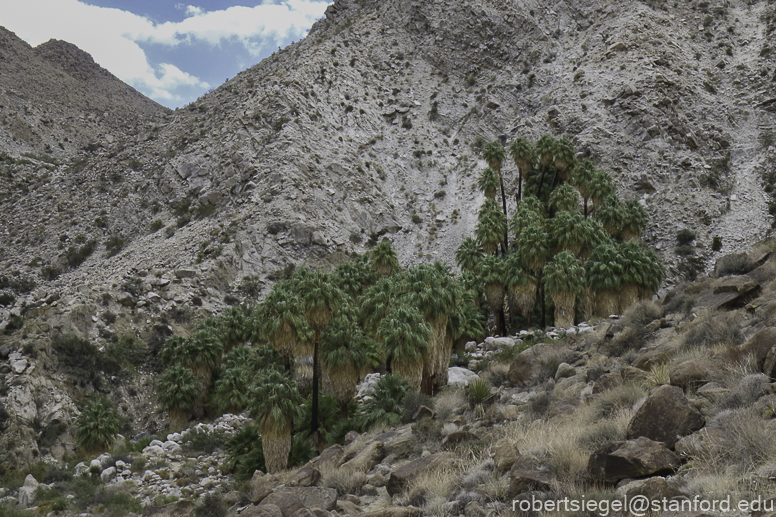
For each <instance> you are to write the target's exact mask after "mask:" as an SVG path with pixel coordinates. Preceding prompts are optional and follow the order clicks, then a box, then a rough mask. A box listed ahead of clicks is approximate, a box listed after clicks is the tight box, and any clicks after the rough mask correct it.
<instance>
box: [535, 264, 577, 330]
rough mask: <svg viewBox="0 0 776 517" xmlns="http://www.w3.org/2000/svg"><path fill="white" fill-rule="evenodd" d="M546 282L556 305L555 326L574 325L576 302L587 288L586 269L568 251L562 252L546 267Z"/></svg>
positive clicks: (565, 326) (566, 326)
mask: <svg viewBox="0 0 776 517" xmlns="http://www.w3.org/2000/svg"><path fill="white" fill-rule="evenodd" d="M544 282H545V285H546V287H547V289H548V290H549V291H550V296H552V301H553V302H554V303H555V326H556V327H561V328H568V327H571V326H573V325H574V300H575V299H576V297H577V294H579V293H581V292H582V291H583V290H584V288H585V268H583V267H582V265H581V264H580V263H579V260H577V258H576V257H575V256H574V255H573V254H571V253H569V252H568V251H562V252H560V253H558V254H557V255H555V256H554V257H553V259H552V260H551V261H550V262H548V263H547V265H546V266H544Z"/></svg>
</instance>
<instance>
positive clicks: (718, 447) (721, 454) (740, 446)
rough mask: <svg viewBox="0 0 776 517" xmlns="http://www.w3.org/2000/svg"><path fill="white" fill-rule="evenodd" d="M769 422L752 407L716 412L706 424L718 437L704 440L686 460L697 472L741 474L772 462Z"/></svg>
mask: <svg viewBox="0 0 776 517" xmlns="http://www.w3.org/2000/svg"><path fill="white" fill-rule="evenodd" d="M773 422H774V421H773V420H765V419H763V418H762V417H761V416H760V415H758V414H757V412H756V411H755V410H754V409H752V408H742V409H730V410H725V411H722V412H720V413H718V414H717V415H716V416H715V417H713V418H712V419H711V420H709V422H708V423H707V424H706V428H709V429H714V430H715V431H717V432H719V433H720V434H721V436H720V437H719V438H718V439H715V440H704V441H703V442H702V444H701V447H700V448H699V449H698V450H696V451H694V454H693V455H692V457H691V458H690V460H691V461H692V464H693V468H694V469H697V470H698V471H700V472H709V473H723V472H724V473H725V474H745V473H747V472H752V471H754V470H755V469H757V468H758V467H760V466H762V465H764V464H769V463H772V462H773V460H774V459H776V433H774V428H773Z"/></svg>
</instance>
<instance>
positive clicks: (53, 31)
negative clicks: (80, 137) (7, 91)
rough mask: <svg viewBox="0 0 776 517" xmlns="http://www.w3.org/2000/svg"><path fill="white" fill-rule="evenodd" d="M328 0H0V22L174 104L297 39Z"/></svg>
mask: <svg viewBox="0 0 776 517" xmlns="http://www.w3.org/2000/svg"><path fill="white" fill-rule="evenodd" d="M329 3H330V2H329V1H328V0H264V1H259V0H256V1H253V2H251V1H247V0H242V1H241V0H229V1H226V0H222V1H218V0H202V1H199V0H188V1H182V2H179V1H167V0H123V1H121V0H0V25H2V26H4V27H5V28H6V29H8V30H11V31H13V32H15V33H16V35H17V36H19V37H20V38H22V39H23V40H25V41H26V42H27V43H29V44H30V45H32V46H36V45H39V44H40V43H43V42H45V41H48V40H49V39H51V38H54V39H60V40H65V41H68V42H70V43H73V44H75V45H77V46H78V47H79V48H81V49H82V50H85V51H86V52H88V53H89V54H91V55H92V57H93V58H94V60H95V61H96V62H97V63H99V64H100V65H101V66H103V67H104V68H106V69H108V70H109V71H110V72H111V73H113V74H114V75H115V76H117V77H118V78H119V79H121V80H123V81H124V82H126V83H128V84H130V85H132V86H134V87H135V88H136V89H138V90H139V91H141V92H142V93H144V94H145V95H147V96H148V97H150V98H152V99H154V100H155V101H157V102H159V103H160V104H163V105H165V106H168V107H170V108H176V107H180V106H183V105H185V104H187V103H189V102H191V101H193V100H194V99H196V98H197V97H199V96H201V95H202V94H203V93H205V92H206V91H208V90H209V89H212V88H215V87H217V86H218V85H220V84H221V83H223V82H224V81H225V80H226V79H228V78H231V77H234V76H235V75H236V74H237V73H238V72H239V71H241V70H244V69H245V68H248V67H250V66H252V65H254V64H256V63H258V62H259V61H261V60H262V59H263V58H265V57H267V56H269V55H270V54H272V52H274V51H276V50H277V49H278V47H284V46H286V45H288V44H289V43H291V42H293V41H298V40H299V39H301V38H303V37H304V36H305V35H306V34H307V31H308V30H309V29H310V27H311V26H312V24H313V23H314V22H315V21H316V20H317V19H319V18H321V17H322V16H323V13H324V11H325V10H326V7H327V6H328V4H329Z"/></svg>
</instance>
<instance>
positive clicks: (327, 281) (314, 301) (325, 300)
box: [298, 271, 347, 435]
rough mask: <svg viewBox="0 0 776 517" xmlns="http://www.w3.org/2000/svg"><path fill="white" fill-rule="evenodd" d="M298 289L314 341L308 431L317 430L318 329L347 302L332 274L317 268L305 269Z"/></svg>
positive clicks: (319, 339)
mask: <svg viewBox="0 0 776 517" xmlns="http://www.w3.org/2000/svg"><path fill="white" fill-rule="evenodd" d="M298 289H299V291H300V293H301V298H302V303H303V305H304V311H305V317H306V319H307V323H308V324H309V325H310V327H311V328H312V329H313V332H314V333H315V337H314V344H313V354H312V356H313V393H312V397H313V400H312V419H311V422H310V434H311V435H315V433H317V432H318V427H319V422H318V389H319V386H318V384H319V379H320V378H321V372H320V362H319V351H320V346H321V333H322V332H323V331H324V329H326V326H327V325H328V324H329V322H330V321H331V319H332V317H333V316H334V315H335V313H338V312H339V310H340V308H341V307H342V306H343V304H344V303H345V302H346V299H347V295H346V294H345V293H344V292H343V291H342V290H341V289H339V288H338V287H337V286H336V285H335V283H334V282H333V281H332V278H331V275H329V274H327V273H322V272H319V271H310V272H306V273H305V274H304V275H303V276H302V279H301V281H300V282H299V285H298Z"/></svg>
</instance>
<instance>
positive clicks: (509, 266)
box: [504, 252, 536, 327]
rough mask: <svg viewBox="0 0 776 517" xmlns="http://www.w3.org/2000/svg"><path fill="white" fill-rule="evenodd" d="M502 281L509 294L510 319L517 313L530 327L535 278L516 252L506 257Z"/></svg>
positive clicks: (534, 296) (534, 302) (534, 294)
mask: <svg viewBox="0 0 776 517" xmlns="http://www.w3.org/2000/svg"><path fill="white" fill-rule="evenodd" d="M504 280H505V283H506V286H507V290H508V292H509V308H510V317H513V316H515V315H516V314H517V312H519V313H520V314H521V315H522V316H523V318H525V320H526V324H527V326H528V327H530V326H531V320H532V319H533V318H532V316H533V309H534V306H535V305H536V276H535V275H533V274H532V273H531V272H530V271H529V270H528V269H527V268H526V267H525V266H524V265H523V263H522V261H521V260H520V258H519V255H518V254H517V253H516V252H515V253H510V254H509V255H507V259H506V272H505V278H504ZM511 325H512V323H510V326H511Z"/></svg>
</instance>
